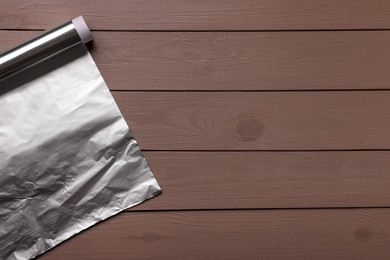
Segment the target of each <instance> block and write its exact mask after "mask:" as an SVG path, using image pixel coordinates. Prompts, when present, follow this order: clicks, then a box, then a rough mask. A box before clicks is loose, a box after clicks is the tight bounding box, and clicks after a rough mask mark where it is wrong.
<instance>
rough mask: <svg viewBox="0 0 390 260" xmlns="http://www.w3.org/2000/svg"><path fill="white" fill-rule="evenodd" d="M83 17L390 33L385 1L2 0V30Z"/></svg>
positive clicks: (118, 22) (123, 22)
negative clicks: (366, 30)
mask: <svg viewBox="0 0 390 260" xmlns="http://www.w3.org/2000/svg"><path fill="white" fill-rule="evenodd" d="M80 14H82V15H84V16H85V17H86V18H87V19H88V24H90V27H91V28H92V29H100V30H302V29H389V28H390V16H389V14H390V2H389V1H387V0H375V1H372V0H354V1H350V0H327V1H323V0H271V1H270V0H239V1H237V0H223V1H221V0H207V1H204V0H184V1H183V0H147V1H145V0H130V1H127V0H115V1H112V0H94V1H79V0H40V1H23V0H2V1H1V8H0V29H4V28H6V29H9V28H13V29H26V28H29V29H42V28H47V27H50V26H52V25H53V24H55V23H61V22H63V20H65V19H69V18H72V17H74V16H77V15H80Z"/></svg>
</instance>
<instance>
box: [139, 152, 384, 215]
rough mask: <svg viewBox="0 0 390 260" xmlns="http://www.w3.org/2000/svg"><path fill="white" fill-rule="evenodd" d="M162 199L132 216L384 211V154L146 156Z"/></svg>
mask: <svg viewBox="0 0 390 260" xmlns="http://www.w3.org/2000/svg"><path fill="white" fill-rule="evenodd" d="M145 156H146V159H147V160H148V162H149V164H150V166H151V168H152V170H153V171H154V173H155V175H156V178H157V179H158V181H159V183H160V185H161V187H162V188H163V193H162V194H161V195H159V196H157V197H156V198H154V199H152V200H149V201H147V202H145V203H143V204H141V205H139V206H137V207H135V208H133V209H132V210H181V209H243V208H311V207H316V208H319V207H374V206H376V207H378V206H380V207H384V206H390V189H389V187H390V152H356V151H355V152H273V153H272V152H271V153H270V152H146V153H145Z"/></svg>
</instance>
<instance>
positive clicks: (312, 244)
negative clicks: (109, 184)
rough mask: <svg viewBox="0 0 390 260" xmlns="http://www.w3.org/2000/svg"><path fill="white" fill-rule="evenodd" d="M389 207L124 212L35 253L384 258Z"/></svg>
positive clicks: (95, 259) (94, 257) (95, 257)
mask: <svg viewBox="0 0 390 260" xmlns="http://www.w3.org/2000/svg"><path fill="white" fill-rule="evenodd" d="M389 219H390V210H389V209H369V210H368V209H349V210H344V209H340V210H324V209H322V210H275V211H258V210H254V211H247V210H242V211H195V212H126V213H123V214H121V215H119V216H117V217H114V218H112V219H110V220H108V221H107V222H106V223H104V224H99V225H97V226H96V227H94V228H92V229H91V230H88V231H87V232H83V233H82V234H81V235H79V236H78V237H77V238H75V239H71V240H70V241H68V242H65V244H64V245H60V246H59V247H58V248H56V249H55V250H52V251H51V252H49V253H47V255H44V257H42V258H41V259H47V260H49V259H50V260H51V259H64V260H68V259H91V260H100V259H101V260H103V259H164V260H165V259H167V260H168V259H210V260H211V259H269V260H285V259H290V260H302V259H307V260H309V259H310V260H312V259H315V260H329V259H340V260H342V259H348V260H367V259H370V260H386V259H388V256H389V255H390V247H389V243H390V235H389V234H390V222H389Z"/></svg>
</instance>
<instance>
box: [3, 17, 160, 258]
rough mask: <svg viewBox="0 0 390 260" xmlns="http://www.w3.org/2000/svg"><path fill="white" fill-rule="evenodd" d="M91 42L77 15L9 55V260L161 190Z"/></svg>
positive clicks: (6, 158)
mask: <svg viewBox="0 0 390 260" xmlns="http://www.w3.org/2000/svg"><path fill="white" fill-rule="evenodd" d="M78 19H79V18H78ZM83 38H84V39H83ZM0 40H1V39H0ZM84 41H85V36H84V37H83V36H80V32H79V31H78V30H77V28H76V26H75V23H74V21H69V22H67V23H65V24H63V25H61V26H58V27H56V28H54V29H52V30H49V31H45V32H44V33H43V34H41V35H39V36H37V37H36V38H34V39H32V40H30V41H27V42H26V43H23V44H21V45H19V46H17V47H16V48H14V49H11V50H9V51H6V52H4V53H3V54H0V258H1V259H31V258H34V257H35V256H37V255H40V254H42V253H43V252H45V251H47V250H48V249H50V248H52V247H54V246H55V245H57V244H59V243H61V242H62V241H64V240H66V239H68V238H70V237H71V236H73V235H75V234H77V233H79V232H80V231H82V230H84V229H86V228H88V227H90V226H92V225H94V224H95V223H97V222H99V221H102V220H104V219H106V218H108V217H110V216H113V215H115V214H117V213H119V212H120V211H122V210H124V209H127V208H129V207H132V206H134V205H136V204H139V203H141V202H142V201H144V200H146V199H149V198H151V197H153V196H155V195H157V194H158V193H159V192H160V187H159V185H158V183H157V181H156V180H155V178H154V176H153V174H152V172H151V170H150V168H149V166H148V164H147V162H146V161H145V159H144V157H143V156H142V153H141V151H140V148H139V147H138V145H137V142H136V140H135V139H134V137H133V135H132V133H131V132H130V130H129V127H128V126H127V124H126V122H125V120H124V118H123V116H122V114H121V112H120V111H119V109H118V107H117V105H116V103H115V101H114V99H113V97H112V96H111V94H110V91H109V90H108V88H107V86H106V84H105V82H104V80H103V78H102V76H101V75H100V72H99V70H98V69H97V67H96V65H95V63H94V61H93V59H92V57H91V56H90V54H89V52H88V51H87V48H86V47H85V45H84Z"/></svg>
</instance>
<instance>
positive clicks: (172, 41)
mask: <svg viewBox="0 0 390 260" xmlns="http://www.w3.org/2000/svg"><path fill="white" fill-rule="evenodd" d="M389 3H390V2H389ZM0 24H1V23H0ZM34 34H36V32H31V31H29V32H25V31H3V32H0V38H1V39H5V40H2V41H0V48H1V49H4V48H6V47H9V46H12V45H13V44H16V43H17V42H19V41H21V40H23V39H25V38H28V37H30V36H31V35H34ZM93 36H94V38H95V42H94V46H93V47H94V48H93V49H92V50H91V53H92V56H93V57H94V58H95V60H96V63H97V65H98V66H99V68H100V69H101V72H102V74H103V76H104V78H105V79H106V81H107V84H108V85H109V87H110V88H111V89H112V90H205V91H208V90H305V89H306V90H312V89H338V90H340V89H390V84H389V82H390V73H388V68H389V67H390V59H389V58H388V57H389V56H390V49H389V48H388V43H389V42H390V31H347V32H345V31H327V32H318V31H308V32H153V33H151V32H94V33H93Z"/></svg>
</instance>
